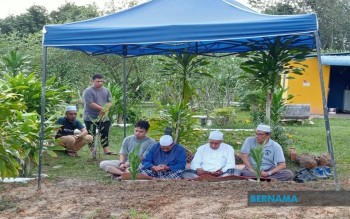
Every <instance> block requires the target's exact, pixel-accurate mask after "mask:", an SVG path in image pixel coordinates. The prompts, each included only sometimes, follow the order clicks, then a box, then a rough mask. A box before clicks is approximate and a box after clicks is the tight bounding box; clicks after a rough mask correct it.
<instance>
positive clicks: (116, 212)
mask: <svg viewBox="0 0 350 219" xmlns="http://www.w3.org/2000/svg"><path fill="white" fill-rule="evenodd" d="M341 185H342V188H343V189H346V190H349V189H350V180H343V181H342V182H341ZM261 190H263V191H268V190H273V191H276V190H278V191H287V190H288V191H314V190H321V191H324V190H334V185H333V180H319V181H315V182H308V183H304V184H302V183H301V184H298V183H295V182H261V183H256V182H250V181H240V180H236V181H225V182H205V181H184V180H178V181H164V180H159V181H158V180H151V181H113V182H107V183H106V182H91V181H86V180H82V179H62V180H59V181H52V180H48V179H44V180H43V181H42V183H41V190H40V191H38V190H37V184H36V182H35V181H33V182H30V183H28V184H18V183H17V184H4V183H3V184H0V191H1V192H0V218H147V216H148V217H149V218H162V219H163V218H164V219H166V218H257V217H259V218H334V217H335V218H349V216H350V210H349V207H248V206H247V202H248V196H247V193H248V191H261Z"/></svg>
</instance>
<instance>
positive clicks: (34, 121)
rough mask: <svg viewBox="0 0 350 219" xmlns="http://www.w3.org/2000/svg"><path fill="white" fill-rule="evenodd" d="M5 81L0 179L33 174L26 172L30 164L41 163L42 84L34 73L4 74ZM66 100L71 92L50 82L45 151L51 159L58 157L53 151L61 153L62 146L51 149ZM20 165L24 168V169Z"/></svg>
mask: <svg viewBox="0 0 350 219" xmlns="http://www.w3.org/2000/svg"><path fill="white" fill-rule="evenodd" d="M4 78H5V79H3V80H0V93H1V94H2V96H1V101H2V104H1V107H0V115H1V116H0V123H1V135H2V141H1V149H0V151H2V152H0V153H1V155H2V156H1V158H0V171H1V177H9V176H18V175H19V170H20V169H22V171H24V173H28V172H30V170H25V169H27V168H28V167H30V163H32V162H33V163H35V164H38V162H39V154H40V147H39V144H38V142H39V136H40V135H39V133H40V130H41V121H40V111H41V82H40V81H41V80H38V78H36V77H35V73H31V74H29V75H27V76H25V75H24V74H23V73H18V74H17V75H15V76H11V75H9V74H5V75H4ZM67 96H68V97H69V96H71V91H69V90H67V89H66V88H65V87H60V88H55V78H51V79H50V80H49V81H48V86H47V92H46V97H47V98H46V111H47V112H48V113H47V114H49V113H50V114H51V116H46V122H45V136H43V144H44V145H43V148H42V149H43V152H47V153H48V154H50V155H52V156H56V154H55V153H54V152H53V150H62V147H60V146H50V147H49V145H51V144H53V143H54V135H55V132H56V130H57V128H58V127H57V125H55V124H54V122H55V121H54V120H55V119H56V118H57V115H56V112H57V109H59V108H61V107H62V105H64V104H65V101H66V100H67V98H66V97H67ZM15 161H16V162H15ZM19 164H23V167H20V166H19ZM24 175H25V174H24Z"/></svg>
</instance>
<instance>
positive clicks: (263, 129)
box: [256, 124, 271, 133]
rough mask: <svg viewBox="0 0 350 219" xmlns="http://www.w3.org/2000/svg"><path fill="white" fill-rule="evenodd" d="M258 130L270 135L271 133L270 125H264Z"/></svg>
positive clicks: (259, 126)
mask: <svg viewBox="0 0 350 219" xmlns="http://www.w3.org/2000/svg"><path fill="white" fill-rule="evenodd" d="M256 130H259V131H263V132H268V133H270V132H271V128H270V126H268V125H263V124H261V125H258V127H257V128H256Z"/></svg>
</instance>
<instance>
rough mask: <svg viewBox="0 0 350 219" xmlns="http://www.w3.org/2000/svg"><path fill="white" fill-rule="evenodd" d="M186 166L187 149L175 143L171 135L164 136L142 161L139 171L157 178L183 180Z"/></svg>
mask: <svg viewBox="0 0 350 219" xmlns="http://www.w3.org/2000/svg"><path fill="white" fill-rule="evenodd" d="M185 166H186V150H185V148H184V147H182V146H181V145H179V144H177V143H174V142H173V138H172V137H171V136H170V135H163V136H162V137H161V138H160V140H159V143H158V144H156V145H154V146H153V147H152V148H151V150H150V151H149V153H148V154H147V155H146V157H145V159H143V160H142V164H141V165H140V168H139V171H140V173H141V174H144V175H148V176H151V177H155V178H165V179H181V173H182V171H183V170H184V169H185Z"/></svg>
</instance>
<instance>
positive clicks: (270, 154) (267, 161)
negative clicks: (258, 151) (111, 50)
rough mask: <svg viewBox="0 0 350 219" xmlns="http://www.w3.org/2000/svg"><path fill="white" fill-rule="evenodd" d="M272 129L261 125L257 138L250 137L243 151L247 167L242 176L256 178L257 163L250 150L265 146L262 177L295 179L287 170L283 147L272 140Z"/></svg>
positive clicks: (257, 129)
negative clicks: (255, 167) (255, 168)
mask: <svg viewBox="0 0 350 219" xmlns="http://www.w3.org/2000/svg"><path fill="white" fill-rule="evenodd" d="M270 134H271V128H270V126H268V125H259V126H258V127H257V128H256V133H255V137H248V138H247V139H246V140H245V141H244V143H243V146H242V149H241V156H240V157H241V159H242V161H243V163H244V165H245V168H244V169H243V170H242V176H249V177H254V176H255V173H254V169H253V166H255V164H256V163H255V161H254V160H253V159H252V157H251V156H250V150H251V149H253V148H256V147H258V145H262V144H264V146H263V147H264V148H263V159H262V164H261V176H262V177H267V178H271V179H277V180H280V181H288V180H291V179H293V172H292V171H290V170H288V169H286V163H285V158H284V154H283V150H282V147H281V145H279V144H278V143H277V142H275V141H273V140H271V139H270Z"/></svg>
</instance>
